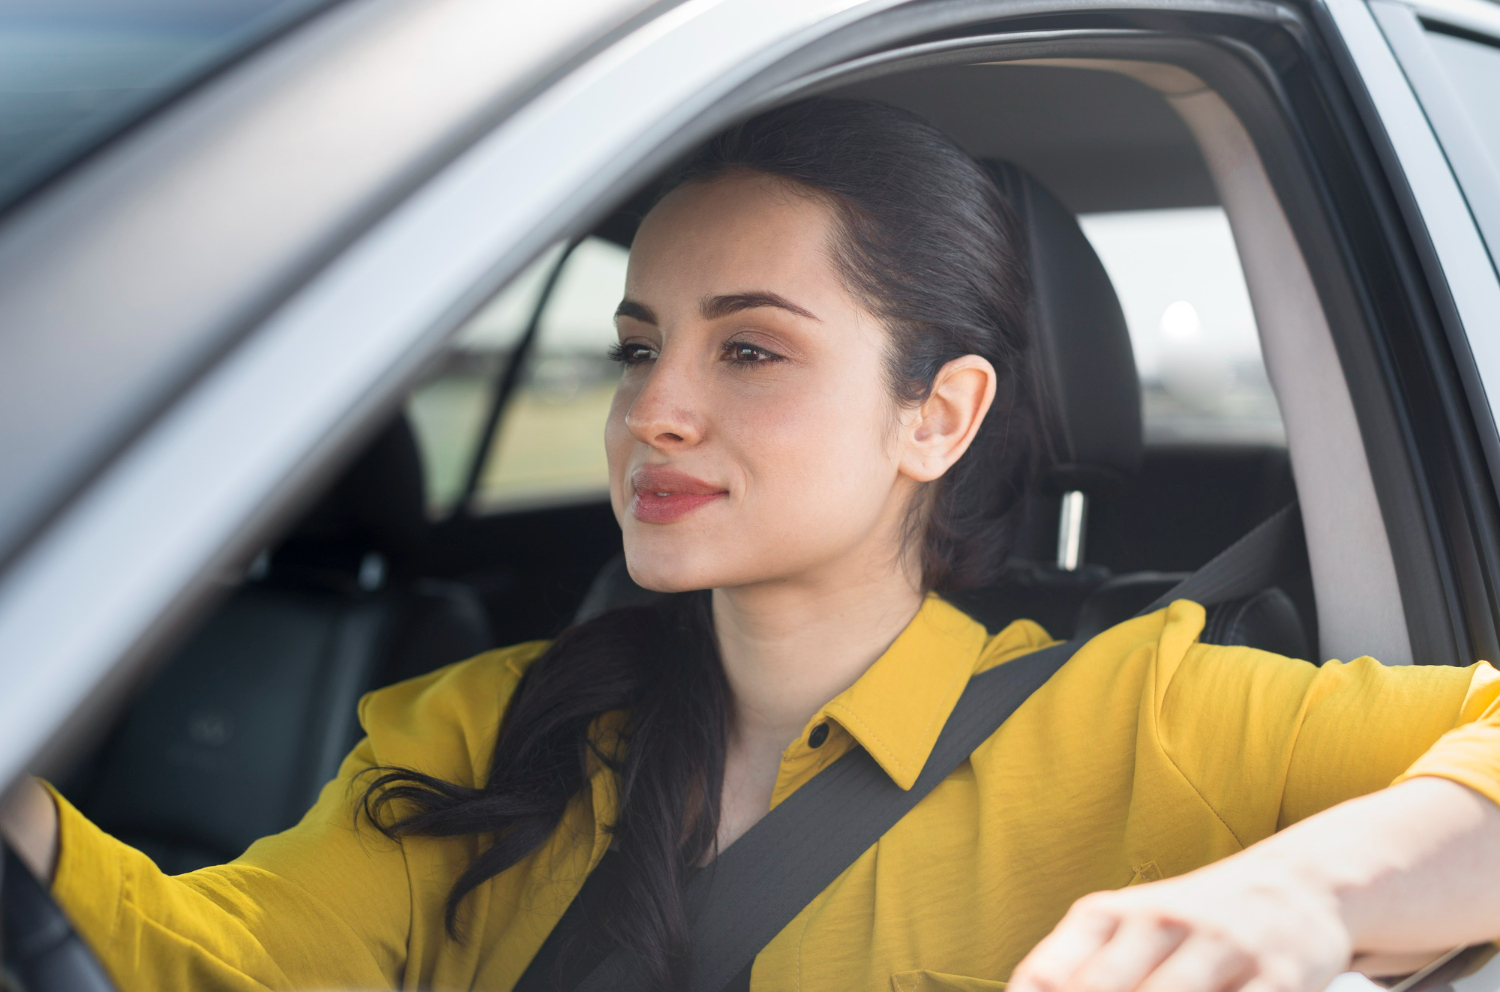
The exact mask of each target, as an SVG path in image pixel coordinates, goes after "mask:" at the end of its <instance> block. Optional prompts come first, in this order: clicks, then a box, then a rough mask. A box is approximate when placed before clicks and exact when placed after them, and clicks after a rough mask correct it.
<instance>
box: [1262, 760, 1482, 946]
mask: <svg viewBox="0 0 1500 992" xmlns="http://www.w3.org/2000/svg"><path fill="white" fill-rule="evenodd" d="M1497 841H1500V808H1497V807H1496V806H1495V804H1494V803H1492V802H1490V801H1489V800H1488V799H1486V798H1484V797H1483V796H1481V795H1479V794H1478V793H1476V792H1473V791H1472V790H1470V789H1468V788H1466V787H1465V786H1462V785H1459V784H1458V783H1456V782H1451V781H1448V780H1446V779H1438V778H1417V779H1412V780H1410V781H1407V782H1403V783H1400V784H1398V785H1396V786H1393V787H1391V788H1389V789H1384V790H1381V791H1380V792H1376V793H1372V794H1370V795H1367V796H1363V797H1360V798H1358V799H1354V800H1350V801H1349V802H1346V803H1343V804H1341V805H1339V806H1336V807H1334V808H1332V809H1329V810H1326V811H1324V812H1323V813H1321V814H1319V815H1317V816H1314V817H1310V818H1308V819H1307V820H1304V821H1303V822H1301V823H1298V824H1295V825H1294V826H1292V827H1289V828H1288V829H1286V830H1284V831H1282V832H1280V833H1278V834H1276V835H1274V836H1272V837H1270V838H1267V839H1266V840H1265V841H1262V842H1261V843H1260V844H1258V845H1256V846H1255V847H1253V848H1250V849H1249V850H1247V851H1246V852H1245V853H1246V854H1247V855H1249V854H1252V853H1254V854H1257V855H1259V856H1260V858H1262V859H1264V861H1265V863H1266V864H1267V865H1271V864H1279V865H1281V866H1282V867H1283V868H1284V870H1285V871H1286V872H1288V873H1289V874H1290V877H1292V878H1295V879H1298V880H1300V883H1301V884H1304V885H1307V886H1309V887H1310V888H1312V889H1313V890H1314V891H1316V892H1317V893H1318V894H1319V895H1320V896H1322V897H1326V898H1328V899H1329V900H1331V903H1332V905H1333V906H1334V907H1335V910H1336V913H1337V916H1338V919H1339V921H1340V923H1341V925H1342V927H1343V928H1344V930H1345V931H1346V932H1347V933H1348V936H1349V946H1350V948H1351V950H1352V952H1353V954H1354V957H1355V959H1356V961H1357V962H1358V963H1360V964H1361V967H1366V966H1368V967H1370V968H1371V969H1372V973H1383V974H1394V973H1400V972H1402V971H1403V970H1409V968H1408V967H1407V965H1408V964H1410V963H1411V962H1418V963H1421V962H1424V961H1425V960H1428V959H1430V958H1431V957H1432V956H1433V955H1435V954H1440V953H1442V952H1444V951H1447V950H1449V949H1450V948H1452V947H1454V946H1456V945H1458V944H1461V943H1465V942H1477V941H1480V940H1485V939H1488V938H1489V937H1493V936H1494V935H1495V934H1496V933H1500V928H1497V927H1500V921H1495V920H1491V919H1488V918H1487V915H1486V914H1485V913H1484V912H1483V911H1481V912H1479V913H1474V912H1473V911H1472V910H1470V911H1468V912H1465V911H1464V910H1462V909H1461V908H1460V907H1464V906H1473V907H1475V908H1478V907H1479V906H1481V905H1484V904H1486V903H1489V902H1492V901H1493V900H1492V899H1490V898H1486V896H1485V890H1487V889H1493V885H1491V884H1490V883H1489V882H1488V881H1487V880H1488V879H1493V878H1494V877H1496V876H1495V874H1494V873H1493V870H1492V869H1493V868H1500V859H1497V858H1496V857H1495V856H1494V855H1492V854H1490V853H1489V852H1490V851H1492V850H1493V846H1494V844H1495V843H1496V842H1497ZM1481 862H1483V863H1481ZM1490 862H1495V864H1494V865H1490Z"/></svg>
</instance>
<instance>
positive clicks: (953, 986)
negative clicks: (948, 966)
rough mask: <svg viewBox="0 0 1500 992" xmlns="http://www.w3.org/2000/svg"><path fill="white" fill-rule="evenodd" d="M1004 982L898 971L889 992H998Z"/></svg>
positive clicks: (928, 972)
mask: <svg viewBox="0 0 1500 992" xmlns="http://www.w3.org/2000/svg"><path fill="white" fill-rule="evenodd" d="M1003 988H1005V983H1004V982H996V981H992V980H990V979H988V978H970V977H969V976H968V975H945V974H943V973H942V972H938V971H899V972H897V973H896V974H894V975H892V976H891V992H1000V990H1001V989H1003Z"/></svg>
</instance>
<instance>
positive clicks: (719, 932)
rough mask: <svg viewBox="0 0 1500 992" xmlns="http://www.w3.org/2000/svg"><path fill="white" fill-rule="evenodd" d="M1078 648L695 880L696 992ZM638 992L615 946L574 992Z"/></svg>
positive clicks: (750, 838)
mask: <svg viewBox="0 0 1500 992" xmlns="http://www.w3.org/2000/svg"><path fill="white" fill-rule="evenodd" d="M1301 538H1302V529H1301V517H1300V514H1299V513H1298V509H1297V505H1296V504H1295V503H1292V504H1290V505H1288V506H1286V507H1284V508H1283V509H1281V510H1280V511H1278V512H1277V513H1276V514H1274V515H1272V516H1271V517H1270V518H1269V519H1267V520H1266V521H1265V522H1264V523H1262V524H1261V525H1260V526H1258V527H1256V528H1255V529H1254V530H1252V531H1250V533H1248V534H1246V535H1245V536H1244V537H1242V538H1240V539H1239V540H1238V541H1236V542H1235V543H1234V544H1232V545H1230V546H1229V547H1228V548H1226V549H1225V550H1224V551H1223V552H1222V553H1220V554H1219V555H1217V556H1215V557H1214V558H1213V559H1212V560H1211V561H1209V562H1208V564H1206V565H1204V566H1203V567H1202V568H1200V569H1198V571H1196V572H1194V573H1193V574H1192V575H1189V576H1188V577H1187V578H1186V579H1184V580H1182V581H1181V582H1179V583H1178V584H1177V585H1176V586H1174V587H1173V588H1172V589H1170V590H1169V591H1168V592H1167V593H1166V594H1165V595H1163V596H1161V597H1160V598H1158V599H1157V600H1156V601H1155V602H1153V603H1151V605H1149V606H1147V607H1146V608H1145V609H1143V610H1141V612H1140V613H1138V614H1137V616H1143V615H1145V614H1147V613H1152V612H1155V611H1156V610H1159V609H1161V608H1162V607H1163V606H1165V605H1167V604H1169V603H1171V602H1172V601H1173V600H1177V599H1192V600H1193V601H1194V602H1197V603H1200V604H1202V605H1204V606H1212V605H1217V604H1218V603H1223V602H1227V601H1228V600H1231V599H1238V598H1240V597H1242V596H1247V595H1250V594H1252V593H1256V592H1259V591H1260V590H1262V589H1264V588H1267V587H1268V586H1271V585H1274V584H1275V583H1276V582H1277V580H1278V579H1280V578H1284V577H1286V576H1288V575H1291V574H1295V572H1294V571H1292V570H1293V569H1296V568H1298V567H1299V566H1300V565H1303V564H1305V562H1306V550H1305V548H1304V547H1303V541H1302V539H1301ZM1080 647H1082V644H1081V642H1077V641H1068V642H1065V643H1062V644H1055V645H1053V646H1052V647H1049V648H1043V649H1042V650H1040V651H1036V652H1033V653H1031V654H1028V655H1023V656H1022V657H1020V658H1016V659H1015V660H1013V661H1008V662H1006V663H1005V664H1003V665H999V666H997V667H995V668H992V669H990V670H989V671H987V672H983V673H981V674H979V675H976V676H974V677H973V678H971V679H970V680H969V684H968V686H967V687H966V688H965V689H964V692H963V695H961V696H960V697H959V700H958V703H957V705H955V706H954V708H953V712H952V713H951V714H950V715H949V717H948V720H947V722H946V723H945V724H944V725H943V730H942V732H941V733H940V734H939V735H938V739H937V743H936V744H934V745H933V748H932V753H931V754H930V755H929V757H928V759H927V763H926V764H925V765H924V766H923V768H922V771H921V774H919V775H918V776H917V781H916V783H915V784H914V785H913V786H912V787H911V788H910V789H905V790H903V789H902V788H901V787H900V786H898V785H896V783H895V782H893V781H892V780H891V778H890V776H889V775H887V774H886V773H885V772H884V770H882V769H881V767H880V766H879V765H878V764H877V763H876V762H875V759H874V758H872V757H870V755H869V753H868V752H866V751H865V750H864V749H863V748H858V747H856V748H853V749H851V750H850V751H849V752H848V753H847V754H845V755H844V756H843V757H841V758H839V759H838V760H837V761H835V762H833V764H831V765H829V766H828V767H827V768H825V769H824V770H823V771H821V772H819V773H818V775H817V776H816V777H815V778H813V780H812V781H810V782H808V783H807V784H806V785H804V786H802V787H801V788H800V789H798V790H797V791H796V792H794V793H792V794H791V795H790V796H788V797H787V798H786V799H785V800H783V801H782V803H781V804H780V805H779V806H777V807H776V808H775V809H773V810H771V812H769V813H767V814H766V815H765V816H764V817H762V818H761V819H760V821H759V822H758V823H756V824H755V826H753V827H751V828H750V829H749V830H747V831H746V832H745V833H744V835H743V836H741V837H740V838H739V840H737V841H735V842H734V843H733V844H732V845H730V846H729V848H728V849H726V850H725V851H724V852H723V853H721V854H720V855H719V856H718V857H717V858H716V859H714V861H713V863H712V864H711V865H709V866H708V867H707V868H705V869H704V870H702V871H700V872H698V874H697V875H696V876H695V877H694V878H693V880H692V881H691V882H690V883H688V887H687V892H686V893H685V898H686V905H687V910H688V913H689V918H690V919H692V920H693V923H692V927H691V947H692V955H693V968H692V984H691V988H692V990H693V992H720V990H722V989H723V988H724V987H725V986H726V985H727V984H728V983H729V982H730V981H731V980H732V979H733V978H734V977H735V976H736V975H738V974H739V973H740V972H741V971H742V970H743V969H744V967H745V966H746V965H747V964H749V963H750V962H751V961H753V960H754V958H755V956H756V955H757V954H759V953H760V951H761V948H763V947H765V946H766V945H767V944H768V943H770V942H771V940H772V938H774V937H775V936H776V935H777V934H778V933H780V932H781V931H782V929H783V928H785V927H786V925H787V924H788V923H790V922H791V921H792V919H793V918H795V917H796V915H797V914H798V913H800V912H801V911H802V910H803V908H804V907H806V906H807V905H808V904H809V903H810V902H812V900H813V899H815V898H816V897H817V896H818V894H819V893H821V892H822V891H823V890H824V889H826V888H827V887H828V886H829V885H831V884H832V883H833V882H834V880H835V879H837V878H838V877H839V876H840V875H842V874H843V873H844V871H845V869H847V868H848V867H849V866H850V865H852V864H853V863H854V862H855V861H856V860H857V859H858V858H859V856H860V855H862V854H863V853H864V852H865V851H867V850H869V849H870V848H871V847H872V846H873V845H874V844H875V842H876V841H878V840H879V839H880V838H881V837H882V836H884V835H885V833H886V832H887V831H888V830H890V828H891V827H893V826H895V825H896V823H897V822H899V821H900V820H901V818H902V817H903V816H905V815H906V814H907V812H909V811H910V810H911V809H912V808H913V807H914V806H916V805H917V803H919V802H921V801H922V799H923V798H924V797H926V795H927V793H929V792H931V791H932V789H933V788H934V787H936V786H937V784H938V783H939V782H941V781H942V780H943V779H945V778H947V777H948V775H949V774H950V773H951V772H952V771H953V770H954V769H955V768H957V767H958V766H959V765H961V764H962V763H963V762H964V761H965V760H967V758H968V757H969V755H970V754H972V753H973V751H974V749H975V748H977V747H978V746H979V745H980V744H982V743H984V742H985V741H986V740H988V739H989V738H990V737H991V736H992V735H993V734H994V733H995V732H996V731H997V730H999V729H1000V726H1001V724H1003V723H1004V722H1005V721H1006V720H1007V719H1009V717H1010V715H1011V714H1012V713H1014V712H1015V711H1016V710H1017V709H1018V708H1019V707H1020V706H1021V704H1022V703H1024V702H1026V700H1027V699H1030V698H1031V695H1032V694H1033V693H1034V692H1036V690H1037V689H1040V688H1041V687H1042V686H1043V685H1044V684H1046V682H1047V680H1048V679H1050V678H1051V677H1052V675H1053V674H1054V673H1055V672H1057V670H1058V669H1060V668H1062V666H1063V665H1064V664H1066V663H1067V661H1068V659H1069V658H1071V657H1072V656H1073V654H1074V653H1075V652H1076V651H1077V650H1078V649H1079V648H1080ZM642 988H644V985H643V983H642V982H641V981H640V979H639V977H638V976H637V975H636V974H635V972H634V968H633V966H632V963H631V961H630V958H629V956H628V955H627V954H626V953H625V952H624V951H623V950H622V949H619V948H616V949H615V950H613V951H612V952H610V954H609V955H607V956H606V957H605V959H604V960H603V961H601V962H600V963H599V965H598V967H596V968H595V969H594V970H593V971H592V972H591V973H590V974H589V976H588V977H587V978H585V979H584V980H583V981H582V982H581V983H580V984H579V985H578V986H577V988H576V989H575V992H615V990H620V989H642Z"/></svg>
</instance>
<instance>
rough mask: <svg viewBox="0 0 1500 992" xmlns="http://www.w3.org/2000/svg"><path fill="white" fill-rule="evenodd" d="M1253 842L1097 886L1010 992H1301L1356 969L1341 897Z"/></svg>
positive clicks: (1024, 967)
mask: <svg viewBox="0 0 1500 992" xmlns="http://www.w3.org/2000/svg"><path fill="white" fill-rule="evenodd" d="M1257 853H1258V852H1255V849H1253V848H1252V849H1251V850H1250V851H1246V852H1244V853H1243V854H1240V855H1236V856H1235V857H1232V858H1227V859H1225V860H1224V861H1220V862H1218V863H1216V864H1212V865H1209V866H1208V867H1206V868H1201V869H1199V870H1198V871H1195V872H1192V873H1191V874H1188V875H1183V876H1181V877H1180V878H1173V879H1168V880H1167V881H1164V882H1153V883H1151V884H1148V885H1141V886H1135V887H1131V888H1128V889H1120V890H1118V891H1115V892H1096V893H1094V894H1093V895H1090V896H1085V897H1084V898H1082V899H1080V900H1078V902H1076V903H1074V904H1073V908H1072V909H1071V910H1069V911H1068V915H1067V916H1065V917H1063V920H1062V922H1061V923H1059V924H1058V925H1057V929H1055V930H1053V931H1052V933H1051V934H1050V935H1049V936H1048V937H1047V938H1046V939H1045V940H1043V941H1042V942H1041V943H1040V944H1038V945H1037V946H1036V948H1035V949H1034V950H1033V951H1032V952H1031V954H1029V955H1028V956H1027V957H1026V960H1024V961H1023V962H1021V964H1020V966H1019V967H1017V968H1016V971H1015V974H1014V976H1013V977H1012V978H1011V983H1010V992H1058V990H1068V992H1072V990H1078V992H1132V990H1137V989H1139V990H1141V992H1221V990H1223V992H1227V990H1231V989H1244V990H1247V992H1250V990H1253V992H1272V990H1276V992H1293V990H1308V992H1314V990H1321V989H1323V988H1325V987H1326V986H1327V985H1328V983H1329V982H1330V981H1332V980H1333V978H1334V976H1335V975H1338V974H1339V973H1340V972H1343V971H1346V970H1348V966H1349V959H1350V956H1351V953H1352V943H1351V938H1350V934H1349V929H1348V927H1347V926H1346V925H1345V923H1344V921H1343V919H1342V918H1341V914H1340V911H1339V910H1340V907H1339V902H1338V900H1337V899H1336V898H1334V897H1333V896H1331V895H1330V894H1329V893H1328V892H1327V891H1324V890H1322V888H1321V887H1320V886H1317V885H1312V884H1308V882H1307V881H1306V880H1304V879H1301V878H1298V877H1297V876H1296V873H1294V872H1293V871H1291V870H1289V867H1288V866H1287V865H1284V864H1276V863H1269V864H1268V863H1267V861H1268V860H1269V859H1267V858H1263V857H1257V856H1255V855H1256V854H1257Z"/></svg>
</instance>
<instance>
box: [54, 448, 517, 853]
mask: <svg viewBox="0 0 1500 992" xmlns="http://www.w3.org/2000/svg"><path fill="white" fill-rule="evenodd" d="M420 473H421V463H420V461H419V459H418V452H417V450H416V446H415V442H414V441H413V439H412V436H411V432H410V429H409V428H408V427H407V425H406V424H405V422H404V421H402V422H398V423H396V424H395V425H393V426H392V427H391V428H390V429H389V430H388V431H387V432H386V433H385V434H383V435H382V436H381V437H379V438H378V439H377V440H376V441H375V443H374V444H372V445H371V447H370V448H369V450H368V451H367V452H366V454H365V455H364V456H363V457H362V458H361V459H360V460H359V461H358V462H357V463H356V464H355V465H354V466H353V467H352V468H350V469H349V471H348V472H347V473H346V474H345V476H344V477H343V478H342V479H341V480H340V481H339V482H338V483H337V484H336V485H335V486H334V487H333V489H332V490H331V492H330V493H329V495H328V496H327V497H326V498H325V499H324V500H323V501H322V502H321V503H319V504H318V505H317V506H316V507H315V508H314V509H313V510H312V511H311V512H310V513H309V514H308V515H307V517H306V518H305V520H304V521H303V523H302V524H301V525H300V526H299V527H298V528H297V529H296V531H295V532H294V534H293V536H292V537H291V538H289V539H288V540H287V541H286V543H285V544H283V545H282V546H281V547H280V548H278V549H277V550H276V552H275V554H273V555H272V556H271V560H270V565H269V569H268V571H267V573H266V574H265V575H264V576H263V577H261V578H259V579H258V580H255V581H251V582H248V583H247V584H246V585H245V586H244V587H243V588H241V589H240V590H238V591H237V592H236V593H235V594H234V595H232V596H231V597H230V598H229V600H228V601H227V602H226V603H225V604H224V605H223V606H222V607H221V608H220V609H219V610H218V611H217V612H216V613H215V614H214V615H213V616H212V617H211V618H210V619H209V620H208V622H207V623H205V624H204V625H203V627H202V628H201V629H199V631H198V632H197V633H196V634H195V635H194V636H193V637H192V638H191V639H190V640H189V641H188V642H187V643H186V644H185V645H184V646H183V647H182V648H181V649H180V650H179V651H178V652H177V654H176V655H175V657H173V658H172V659H171V660H170V661H169V662H168V664H167V666H166V667H165V669H164V670H163V671H162V672H161V673H160V674H159V675H158V676H157V677H156V678H155V679H154V680H153V681H152V682H151V684H150V685H148V686H147V687H146V689H145V690H144V692H143V693H142V695H141V696H140V698H139V699H138V701H137V702H136V703H135V705H134V706H132V707H131V709H130V711H129V712H128V713H127V714H126V716H125V719H124V720H123V721H122V723H121V724H120V725H119V727H118V728H117V729H116V730H115V732H114V733H113V734H112V735H111V737H110V739H109V740H108V741H107V742H106V744H105V746H104V748H103V749H102V750H101V752H100V755H99V759H98V763H97V765H96V766H95V768H94V770H93V774H92V776H91V783H86V784H85V787H84V788H83V790H82V792H81V793H80V795H79V797H78V799H79V802H80V804H81V805H82V807H83V809H84V811H85V812H86V813H88V814H89V815H90V816H91V817H92V818H93V819H94V820H95V821H96V822H98V823H99V824H100V825H101V826H102V827H104V828H105V829H106V830H109V831H110V832H112V833H114V834H116V835H117V836H119V837H120V838H121V839H123V840H125V841H127V842H129V843H131V844H134V845H136V846H138V847H140V848H141V849H142V850H144V851H145V852H146V853H147V854H149V855H151V857H152V858H154V859H155V860H156V861H157V863H158V864H159V865H161V867H162V868H163V869H165V870H167V871H172V872H180V871H186V870H190V869H192V868H196V867H200V866H202V865H206V864H213V863H219V862H223V861H227V860H229V859H232V858H234V857H235V856H237V855H238V854H240V852H241V851H243V850H244V848H245V847H246V846H247V845H248V844H249V843H250V842H251V841H253V840H255V839H256V838H258V837H262V836H265V835H266V834H271V833H275V832H277V831H279V830H283V829H285V828H286V827H289V826H291V825H292V824H293V823H295V822H296V821H297V819H298V818H299V817H300V816H301V815H302V813H303V811H305V810H306V809H307V808H308V806H310V805H311V804H312V802H313V800H314V799H315V798H316V796H317V793H318V790H319V789H320V788H321V787H322V786H323V784H324V783H325V782H327V781H328V780H329V779H330V778H331V777H333V775H334V773H335V772H336V771H337V769H338V765H339V763H340V761H342V759H343V757H344V755H345V754H347V753H348V751H349V749H350V748H351V747H352V746H353V745H354V744H355V742H356V741H357V740H358V737H359V734H360V731H359V725H358V721H357V717H356V712H355V708H356V703H357V702H358V699H359V697H360V696H361V695H362V694H363V693H365V692H368V691H369V690H370V689H373V688H375V687H377V686H379V685H381V684H385V683H387V682H391V681H394V680H397V679H401V678H406V677H409V676H412V675H417V674H420V673H422V672H426V671H430V670H432V669H434V668H437V667H439V666H441V665H443V664H447V663H449V662H453V661H458V660H460V659H462V658H465V657H468V656H471V655H474V654H477V653H479V652H480V651H483V650H486V649H487V648H489V647H492V646H493V645H492V643H491V638H490V634H489V628H488V623H487V621H486V618H485V613H484V610H483V608H482V605H481V603H480V601H479V599H478V597H477V596H476V595H475V593H474V592H473V591H472V590H471V589H469V588H468V587H466V586H463V585H461V584H458V583H452V582H443V581H436V580H431V579H424V578H422V577H420V572H419V567H420V561H421V553H422V548H423V539H424V534H425V531H426V528H427V526H428V524H427V521H426V518H425V515H424V511H423V504H422V499H423V489H422V478H421V474H420Z"/></svg>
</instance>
